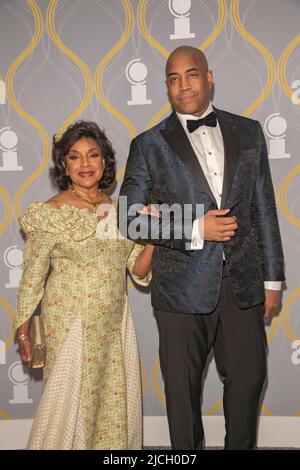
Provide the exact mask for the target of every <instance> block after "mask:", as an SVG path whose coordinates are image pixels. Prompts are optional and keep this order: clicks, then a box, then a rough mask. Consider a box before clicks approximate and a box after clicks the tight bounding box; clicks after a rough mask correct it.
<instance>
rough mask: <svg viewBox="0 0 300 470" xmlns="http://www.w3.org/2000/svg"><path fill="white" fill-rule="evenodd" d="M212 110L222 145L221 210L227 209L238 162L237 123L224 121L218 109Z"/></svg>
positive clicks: (235, 120) (228, 120)
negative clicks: (219, 130) (219, 131)
mask: <svg viewBox="0 0 300 470" xmlns="http://www.w3.org/2000/svg"><path fill="white" fill-rule="evenodd" d="M214 110H215V112H216V114H217V119H218V122H219V125H220V129H221V132H222V137H223V143H224V178H223V190H222V200H221V209H227V207H225V206H226V203H227V199H228V196H229V193H230V190H231V186H232V181H233V177H234V173H235V170H236V167H237V162H238V154H239V123H238V120H237V119H226V118H225V117H224V115H223V113H222V112H221V111H219V110H218V109H216V108H214ZM229 209H230V208H229Z"/></svg>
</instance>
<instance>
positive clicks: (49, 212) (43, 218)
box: [18, 201, 116, 241]
mask: <svg viewBox="0 0 300 470" xmlns="http://www.w3.org/2000/svg"><path fill="white" fill-rule="evenodd" d="M115 204H116V201H113V202H112V206H115ZM108 217H109V216H108ZM18 220H19V223H20V225H21V228H22V230H23V231H24V232H25V233H26V234H27V233H30V232H33V231H35V230H42V231H44V232H48V233H53V234H58V233H61V232H63V233H65V234H68V235H69V236H70V237H71V238H72V239H73V240H75V241H81V240H85V239H86V238H89V237H91V236H92V235H94V234H95V233H96V229H97V224H98V217H97V214H96V213H95V212H91V211H89V209H86V208H79V207H75V206H72V205H70V204H62V205H61V206H60V208H55V207H53V206H51V205H50V204H48V203H45V202H33V203H31V204H29V206H28V207H27V209H26V211H25V212H24V214H23V216H21V217H19V219H18ZM102 220H104V219H102Z"/></svg>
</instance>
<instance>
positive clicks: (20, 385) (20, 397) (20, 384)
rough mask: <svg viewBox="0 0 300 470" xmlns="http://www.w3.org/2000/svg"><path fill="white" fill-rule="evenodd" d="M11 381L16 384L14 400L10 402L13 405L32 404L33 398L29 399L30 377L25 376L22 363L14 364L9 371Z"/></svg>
mask: <svg viewBox="0 0 300 470" xmlns="http://www.w3.org/2000/svg"><path fill="white" fill-rule="evenodd" d="M8 377H9V380H10V381H11V382H12V383H13V384H14V386H13V398H11V399H10V400H9V403H11V404H19V403H32V401H33V400H32V398H28V382H29V376H28V375H26V374H24V370H23V366H22V362H20V361H17V362H14V363H13V364H12V365H11V366H10V368H9V369H8Z"/></svg>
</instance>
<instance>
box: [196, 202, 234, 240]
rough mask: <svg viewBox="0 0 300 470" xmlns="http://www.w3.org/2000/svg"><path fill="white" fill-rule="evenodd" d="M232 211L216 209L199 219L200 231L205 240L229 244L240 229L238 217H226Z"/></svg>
mask: <svg viewBox="0 0 300 470" xmlns="http://www.w3.org/2000/svg"><path fill="white" fill-rule="evenodd" d="M229 211H230V209H216V210H212V211H208V212H206V214H205V215H204V216H203V217H201V219H199V231H200V235H201V237H202V239H203V240H209V241H213V242H228V241H229V240H230V239H231V238H232V237H233V236H234V234H235V231H236V230H237V228H238V225H237V222H236V220H237V219H236V217H235V216H233V217H224V216H225V215H226V214H228V212H229Z"/></svg>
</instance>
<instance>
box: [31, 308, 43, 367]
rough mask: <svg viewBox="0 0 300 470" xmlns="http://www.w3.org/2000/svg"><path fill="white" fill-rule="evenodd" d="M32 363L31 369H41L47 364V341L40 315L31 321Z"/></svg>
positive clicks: (34, 316)
mask: <svg viewBox="0 0 300 470" xmlns="http://www.w3.org/2000/svg"><path fill="white" fill-rule="evenodd" d="M29 334H30V341H31V349H32V351H31V353H32V356H31V361H30V364H29V367H31V368H32V369H41V368H42V367H44V366H45V362H46V340H45V331H44V325H43V320H42V318H41V316H40V315H33V317H32V318H31V321H30V331H29Z"/></svg>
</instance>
